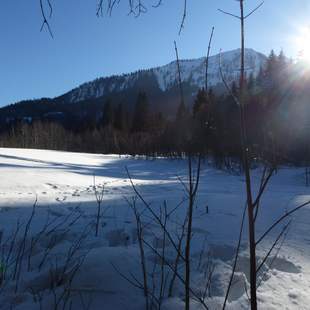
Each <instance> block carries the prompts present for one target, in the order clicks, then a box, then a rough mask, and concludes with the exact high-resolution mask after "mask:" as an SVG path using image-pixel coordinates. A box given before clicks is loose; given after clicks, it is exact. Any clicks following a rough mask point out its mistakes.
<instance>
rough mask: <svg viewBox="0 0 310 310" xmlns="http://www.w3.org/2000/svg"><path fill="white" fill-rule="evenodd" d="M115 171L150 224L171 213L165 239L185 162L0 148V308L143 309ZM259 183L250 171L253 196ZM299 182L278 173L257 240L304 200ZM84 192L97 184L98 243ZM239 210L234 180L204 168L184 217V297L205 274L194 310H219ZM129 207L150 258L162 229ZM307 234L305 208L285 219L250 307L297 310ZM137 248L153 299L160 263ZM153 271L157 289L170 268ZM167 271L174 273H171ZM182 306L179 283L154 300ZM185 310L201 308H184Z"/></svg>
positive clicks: (244, 273)
mask: <svg viewBox="0 0 310 310" xmlns="http://www.w3.org/2000/svg"><path fill="white" fill-rule="evenodd" d="M125 167H127V168H128V170H129V172H130V174H131V177H132V179H133V182H134V184H135V185H136V186H137V189H138V190H139V191H140V192H141V193H142V194H143V197H144V199H145V200H146V201H147V202H148V203H149V204H150V205H151V207H152V208H153V210H154V211H155V212H157V214H159V210H160V209H161V210H164V207H163V206H164V203H166V206H167V210H168V211H169V212H170V211H171V210H174V208H176V206H178V205H179V206H178V208H176V210H175V211H174V212H173V213H172V215H171V217H170V218H169V221H168V225H169V229H170V231H171V233H173V234H176V233H177V232H178V231H179V228H180V224H181V223H182V221H183V218H184V215H185V212H186V206H187V204H186V201H184V202H183V203H181V202H182V201H183V200H184V199H186V192H185V190H184V186H183V185H182V184H181V182H180V180H179V179H181V180H183V181H184V182H186V181H187V163H186V161H183V160H168V159H161V158H159V159H156V160H149V159H142V158H136V159H135V158H130V157H125V156H122V157H120V156H118V155H97V154H79V153H66V152H56V151H45V150H25V149H0V175H1V179H0V225H1V230H0V231H1V234H0V236H1V246H0V250H1V252H0V255H1V256H0V257H1V261H0V263H1V265H0V282H1V287H0V309H23V310H26V309H27V310H29V309H44V310H45V309H74V310H75V309H78V310H80V309H95V310H97V309H98V310H99V309H113V310H114V309H116V310H120V309H126V310H127V309H128V310H131V309H132V310H133V309H144V308H145V307H144V296H143V291H142V290H140V289H139V288H137V287H135V286H134V285H132V284H131V283H129V281H128V279H129V280H131V282H133V283H136V284H137V281H138V282H139V281H141V282H142V272H141V264H140V256H139V245H138V241H137V234H136V222H135V220H134V215H133V211H132V209H131V208H130V207H129V205H128V203H127V202H126V199H127V200H129V201H131V199H132V197H134V196H135V194H134V191H133V188H132V186H131V185H130V181H129V180H128V177H127V174H126V170H125ZM260 173H261V170H260V169H255V170H254V171H253V182H254V184H255V185H256V186H258V184H259V180H260ZM303 173H304V171H303V169H301V168H299V169H297V168H290V167H282V168H281V169H280V170H279V172H278V173H277V174H276V175H275V176H273V178H272V181H271V183H270V186H269V187H268V191H267V192H266V194H265V196H264V199H263V201H262V205H261V209H260V213H259V218H258V221H257V225H258V228H257V232H256V233H257V235H258V236H260V235H261V234H262V233H263V232H264V231H265V230H266V228H267V227H269V226H270V224H271V223H272V222H273V221H274V219H276V218H278V217H279V216H280V215H282V214H283V213H284V212H286V211H287V210H289V209H291V208H293V207H294V206H296V205H298V204H300V203H301V202H303V201H307V200H309V199H310V190H309V188H307V187H305V185H304V180H303ZM94 176H95V177H94ZM94 182H95V184H96V186H97V190H98V191H99V190H100V188H101V186H102V185H104V196H103V203H102V212H103V215H102V218H101V220H100V227H99V236H98V237H95V220H96V212H97V203H96V199H95V195H94V186H93V185H94ZM36 199H37V204H36V206H35V208H33V205H34V202H35V200H36ZM244 203H245V197H244V179H243V177H242V176H238V175H231V174H228V173H227V172H224V171H219V170H216V169H214V168H213V167H212V166H211V165H208V164H207V163H204V165H203V168H202V177H201V182H200V186H199V190H198V199H197V203H196V206H195V211H194V212H195V213H194V223H193V248H192V288H193V290H194V291H195V292H196V293H197V294H198V295H199V296H201V295H202V294H203V292H204V288H205V286H206V280H207V278H208V272H207V270H206V269H212V270H213V269H214V271H213V274H212V281H211V286H210V289H209V290H208V292H207V294H206V304H207V305H208V306H209V309H212V310H213V309H221V304H222V302H223V295H224V294H225V290H226V287H227V282H228V278H229V275H230V270H231V265H232V261H233V257H234V253H235V250H234V249H235V246H236V243H237V239H238V233H239V230H240V222H241V217H242V211H243V207H244ZM137 208H138V210H139V212H143V214H142V216H141V220H142V224H143V231H144V236H145V239H146V240H147V244H151V245H152V246H153V247H154V248H155V249H157V250H158V251H162V248H163V247H162V245H163V244H165V242H164V241H163V240H162V238H163V233H162V230H160V229H159V227H158V225H156V221H154V218H152V217H150V214H148V212H145V211H143V210H144V206H143V204H142V203H141V201H139V200H137ZM33 210H34V213H32V212H33ZM207 211H208V212H207ZM31 214H32V215H33V216H31ZM309 228H310V207H305V208H304V209H302V210H300V211H299V212H298V213H296V214H295V215H294V217H293V221H292V224H291V226H290V229H289V232H288V234H287V236H286V238H285V239H284V241H283V242H282V240H281V242H280V243H279V244H278V245H277V246H276V249H275V250H274V251H273V253H272V255H271V259H270V260H268V261H267V264H266V266H265V267H264V268H263V271H264V277H263V278H264V279H263V281H262V282H261V285H260V286H259V289H258V298H259V308H260V309H268V310H269V309H270V310H272V309H296V310H297V309H299V310H300V309H309V305H310V294H309V292H310V235H309ZM278 233H279V229H278V230H275V231H274V232H273V233H272V234H271V235H270V236H269V237H268V239H266V240H265V241H264V243H263V244H260V245H259V255H260V257H263V256H264V254H265V253H266V251H268V249H269V248H270V246H271V245H272V243H273V241H274V238H275V237H276V236H277V234H278ZM246 236H247V229H246V227H245V230H244V237H243V242H242V246H241V253H240V258H239V263H238V266H237V272H236V276H235V281H234V285H233V287H232V291H231V294H230V297H229V305H228V307H227V309H248V298H247V293H246V287H247V286H248V258H247V249H246V246H247V244H246ZM147 244H145V245H144V248H145V251H146V253H145V254H146V262H147V271H148V273H149V279H148V281H149V283H150V286H151V285H152V283H153V282H154V283H155V289H154V295H156V296H157V295H158V291H159V289H160V288H159V284H158V283H160V279H161V277H162V276H163V274H162V273H161V270H162V269H161V267H162V266H161V265H162V264H160V262H159V260H158V257H157V256H156V254H155V253H154V251H153V250H151V249H150V248H149V247H148V246H147ZM280 245H281V248H280V250H279V252H278V251H277V249H278V248H279V246H280ZM165 251H166V253H165V255H166V257H167V260H169V259H170V260H172V261H174V257H175V250H174V248H173V246H172V245H171V244H170V243H169V242H167V240H166V247H165ZM276 254H277V256H275V255H276ZM272 258H274V259H272ZM210 260H211V263H210ZM269 265H270V268H267V266H269ZM210 266H211V267H210ZM163 268H164V278H165V277H167V280H166V282H167V283H166V284H165V285H164V291H165V289H166V288H167V287H168V286H169V282H170V277H171V270H169V268H168V266H167V265H164V266H163ZM169 273H170V275H169ZM179 273H180V274H182V273H183V269H182V265H180V270H179ZM126 278H127V280H126ZM152 279H155V280H154V281H153V282H152ZM165 296H166V295H164V297H165ZM182 298H183V287H182V284H181V282H180V281H176V285H175V286H174V290H173V298H169V299H167V298H164V299H163V306H162V308H163V309H182V304H183V302H182ZM192 308H193V309H202V306H201V305H200V304H199V303H197V302H195V301H193V307H192Z"/></svg>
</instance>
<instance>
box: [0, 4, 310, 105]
mask: <svg viewBox="0 0 310 310" xmlns="http://www.w3.org/2000/svg"><path fill="white" fill-rule="evenodd" d="M121 1H122V3H123V4H121V5H120V6H119V7H118V8H116V9H115V11H114V12H113V15H112V17H108V16H103V17H102V18H97V17H96V14H95V13H96V0H51V2H52V3H53V7H54V11H53V17H52V19H51V20H50V24H51V27H52V31H53V33H54V39H51V37H50V36H49V35H48V33H47V32H45V31H43V32H40V26H41V22H42V18H41V15H40V7H39V0H27V1H25V0H16V1H12V0H1V3H0V105H6V104H9V103H13V102H16V101H19V100H22V99H33V98H40V97H54V96H57V95H60V94H62V93H64V92H66V91H68V90H70V89H71V88H73V87H76V86H78V85H79V84H81V83H83V82H86V81H89V80H92V79H94V78H97V77H101V76H108V75H111V74H119V73H126V72H131V71H134V70H137V69H141V68H149V67H153V66H159V65H164V64H166V63H168V62H170V61H172V60H173V59H174V57H175V56H174V49H173V41H174V40H177V42H178V46H179V54H180V58H195V57H201V56H203V55H205V52H206V48H207V45H208V38H209V33H210V30H211V27H212V26H214V27H215V36H214V44H213V47H212V54H215V53H217V52H218V51H219V50H220V49H223V50H231V49H235V48H238V47H239V32H238V21H237V20H235V19H233V18H231V17H229V16H226V15H223V14H221V13H220V12H218V11H217V9H218V8H222V9H224V10H227V11H231V12H232V13H235V14H237V13H238V2H236V1H235V0H218V1H215V0H188V12H187V19H186V22H185V29H184V30H183V32H182V34H181V36H178V30H179V24H180V21H181V19H182V9H183V6H182V5H183V0H163V5H162V6H161V7H159V8H157V9H152V8H150V9H149V11H148V12H147V14H144V15H141V16H140V17H139V18H134V17H132V16H127V13H128V8H127V6H126V4H127V3H128V0H121ZM145 2H146V3H149V4H152V3H155V2H156V0H153V1H151V0H145ZM259 3H260V1H259V0H247V1H245V5H246V11H250V10H251V9H253V8H254V7H255V6H256V5H258V4H259ZM309 24H310V3H309V1H308V0H266V1H265V4H264V6H263V7H262V8H261V9H260V10H259V11H257V12H256V13H255V15H252V16H251V17H250V18H249V19H248V20H247V30H246V46H247V47H251V48H254V49H256V50H257V51H260V52H263V53H267V54H268V53H269V51H270V50H271V49H272V48H273V49H275V50H276V51H279V50H280V49H281V48H282V49H283V50H284V52H285V53H286V54H287V55H288V56H290V57H296V55H297V51H298V47H297V46H296V44H294V40H292V38H294V37H296V35H297V32H298V29H299V27H302V26H308V25H309Z"/></svg>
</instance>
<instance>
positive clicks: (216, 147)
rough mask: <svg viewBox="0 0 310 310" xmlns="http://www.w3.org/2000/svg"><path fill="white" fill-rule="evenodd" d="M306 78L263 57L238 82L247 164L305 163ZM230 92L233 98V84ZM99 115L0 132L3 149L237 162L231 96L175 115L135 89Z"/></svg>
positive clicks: (309, 94)
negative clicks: (131, 97)
mask: <svg viewBox="0 0 310 310" xmlns="http://www.w3.org/2000/svg"><path fill="white" fill-rule="evenodd" d="M309 82H310V74H309V71H308V70H307V69H306V67H305V64H303V63H302V62H297V63H294V62H292V61H291V60H288V59H287V58H286V57H285V55H284V53H283V52H281V53H280V54H279V55H276V54H275V53H274V52H273V51H272V52H271V53H270V55H269V57H268V60H267V62H266V64H265V66H264V67H262V68H260V71H259V73H258V74H257V75H256V76H254V75H253V74H250V75H248V76H247V77H246V80H245V84H246V85H245V91H244V96H245V100H244V101H245V102H246V106H245V113H246V121H247V124H246V125H247V129H248V130H247V134H248V137H247V138H248V141H249V147H250V152H251V159H252V160H256V159H260V160H261V159H263V160H268V161H269V162H270V161H273V162H277V163H283V162H286V163H288V162H289V163H294V164H305V163H306V162H308V160H309V151H310V148H309V143H308V137H307V132H308V128H309V127H310V107H309V98H310V90H309V87H308V86H309V85H310V84H309ZM231 92H232V94H234V95H235V96H238V93H239V89H238V86H237V83H235V82H233V83H232V85H231ZM101 114H102V115H101V116H100V117H97V118H96V117H94V119H93V121H91V122H89V121H88V122H85V123H81V124H80V126H79V127H78V128H74V129H72V128H66V127H65V126H63V124H62V123H61V122H57V121H52V120H44V121H43V120H36V121H32V122H18V123H14V124H13V125H11V126H10V127H9V128H8V129H7V130H6V131H5V132H3V133H2V134H1V139H0V145H1V146H3V147H25V148H49V149H57V150H67V151H81V152H96V153H118V154H131V155H138V154H143V155H148V156H170V157H180V156H183V155H184V154H186V153H188V152H190V153H192V154H198V153H199V154H202V155H204V156H207V155H211V156H213V157H214V159H215V163H216V165H218V166H220V167H223V166H225V167H227V168H231V167H233V165H234V163H239V162H240V161H241V153H240V149H241V148H240V120H239V112H238V106H237V104H236V102H235V101H234V100H233V98H232V96H231V95H230V94H221V95H217V94H215V93H214V92H213V90H212V89H211V88H210V89H209V90H208V91H206V90H205V89H204V88H202V89H200V90H199V91H198V93H197V94H196V96H195V98H194V102H193V104H191V105H186V104H184V102H181V103H180V104H179V107H178V109H177V112H176V115H175V117H166V116H165V115H164V114H163V113H161V112H154V110H153V109H151V107H150V105H149V102H148V96H147V93H146V92H144V91H141V92H140V93H139V94H138V96H137V99H136V102H135V106H134V108H133V109H132V108H131V109H129V107H128V106H127V105H126V102H123V103H117V104H115V103H114V102H113V98H110V99H108V100H106V102H105V103H104V105H103V110H102V113H101Z"/></svg>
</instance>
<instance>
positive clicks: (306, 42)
mask: <svg viewBox="0 0 310 310" xmlns="http://www.w3.org/2000/svg"><path fill="white" fill-rule="evenodd" d="M298 32H299V34H298V35H297V37H296V47H297V50H298V53H299V55H298V58H299V59H300V60H301V61H305V62H307V63H309V64H310V26H307V27H302V28H300V29H299V31H298Z"/></svg>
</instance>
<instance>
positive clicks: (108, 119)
mask: <svg viewBox="0 0 310 310" xmlns="http://www.w3.org/2000/svg"><path fill="white" fill-rule="evenodd" d="M113 123H114V109H113V106H112V103H111V100H107V101H106V103H105V104H104V107H103V112H102V121H101V125H102V126H103V127H107V126H113Z"/></svg>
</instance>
